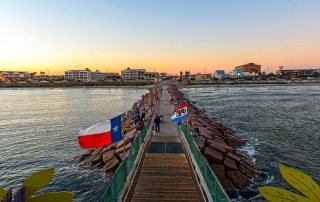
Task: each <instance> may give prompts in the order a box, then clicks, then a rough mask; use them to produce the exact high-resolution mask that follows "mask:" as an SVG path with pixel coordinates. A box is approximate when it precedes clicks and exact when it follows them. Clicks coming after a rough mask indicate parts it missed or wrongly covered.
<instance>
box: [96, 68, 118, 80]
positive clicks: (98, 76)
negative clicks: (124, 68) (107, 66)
mask: <svg viewBox="0 0 320 202" xmlns="http://www.w3.org/2000/svg"><path fill="white" fill-rule="evenodd" d="M119 77H120V75H119V74H118V73H105V72H100V71H99V70H96V71H95V72H91V80H94V81H105V80H108V79H115V78H119Z"/></svg>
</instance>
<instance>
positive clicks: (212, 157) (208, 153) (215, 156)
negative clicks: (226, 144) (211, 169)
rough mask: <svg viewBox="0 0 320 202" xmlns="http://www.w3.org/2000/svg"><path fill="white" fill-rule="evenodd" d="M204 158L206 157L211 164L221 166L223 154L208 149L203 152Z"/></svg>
mask: <svg viewBox="0 0 320 202" xmlns="http://www.w3.org/2000/svg"><path fill="white" fill-rule="evenodd" d="M204 156H205V157H207V158H208V159H209V161H210V162H211V163H216V164H221V163H222V161H223V154H222V153H221V152H219V151H216V150H213V149H210V148H208V147H207V148H206V149H205V150H204Z"/></svg>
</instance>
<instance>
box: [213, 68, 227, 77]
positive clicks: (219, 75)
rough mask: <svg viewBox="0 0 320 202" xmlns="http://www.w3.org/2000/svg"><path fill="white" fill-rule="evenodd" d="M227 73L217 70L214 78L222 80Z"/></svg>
mask: <svg viewBox="0 0 320 202" xmlns="http://www.w3.org/2000/svg"><path fill="white" fill-rule="evenodd" d="M225 74H226V73H225V71H224V70H216V71H215V73H214V77H215V78H218V79H221V78H223V77H224V75H225Z"/></svg>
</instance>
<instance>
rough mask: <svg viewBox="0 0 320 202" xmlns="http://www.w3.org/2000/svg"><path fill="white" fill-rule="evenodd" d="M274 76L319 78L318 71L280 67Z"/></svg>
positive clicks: (319, 70) (319, 72)
mask: <svg viewBox="0 0 320 202" xmlns="http://www.w3.org/2000/svg"><path fill="white" fill-rule="evenodd" d="M276 74H277V75H278V76H286V77H310V76H314V77H318V76H320V69H283V67H282V68H281V69H280V70H278V71H277V72H276Z"/></svg>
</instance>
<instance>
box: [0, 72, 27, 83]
mask: <svg viewBox="0 0 320 202" xmlns="http://www.w3.org/2000/svg"><path fill="white" fill-rule="evenodd" d="M30 78H31V74H30V73H28V72H19V71H0V80H3V81H5V80H11V81H26V80H28V79H30Z"/></svg>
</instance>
